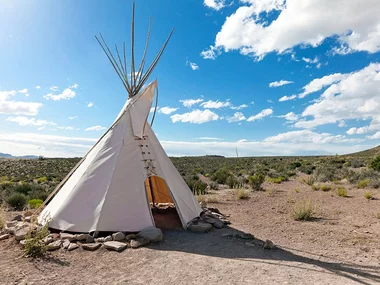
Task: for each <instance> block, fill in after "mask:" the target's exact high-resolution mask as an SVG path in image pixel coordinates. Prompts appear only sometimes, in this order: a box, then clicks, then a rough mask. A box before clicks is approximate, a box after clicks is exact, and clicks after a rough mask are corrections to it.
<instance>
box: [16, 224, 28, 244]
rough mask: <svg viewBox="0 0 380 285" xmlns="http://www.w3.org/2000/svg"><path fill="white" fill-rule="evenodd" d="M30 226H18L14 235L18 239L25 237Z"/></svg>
mask: <svg viewBox="0 0 380 285" xmlns="http://www.w3.org/2000/svg"><path fill="white" fill-rule="evenodd" d="M29 230H30V229H29V227H25V226H24V227H21V228H18V229H17V228H16V230H15V231H14V236H15V239H16V240H17V241H20V240H23V239H25V236H26V235H27V234H28V233H29Z"/></svg>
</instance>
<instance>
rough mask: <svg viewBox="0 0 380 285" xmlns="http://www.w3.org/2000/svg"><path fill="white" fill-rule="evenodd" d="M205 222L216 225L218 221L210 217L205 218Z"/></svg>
mask: <svg viewBox="0 0 380 285" xmlns="http://www.w3.org/2000/svg"><path fill="white" fill-rule="evenodd" d="M203 221H205V222H206V223H209V224H211V225H213V224H215V222H216V220H215V219H214V218H212V217H210V216H204V218H203Z"/></svg>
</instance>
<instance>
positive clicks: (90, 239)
mask: <svg viewBox="0 0 380 285" xmlns="http://www.w3.org/2000/svg"><path fill="white" fill-rule="evenodd" d="M93 242H95V239H94V237H93V236H91V235H88V237H87V239H86V243H93Z"/></svg>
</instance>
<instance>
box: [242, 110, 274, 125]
mask: <svg viewBox="0 0 380 285" xmlns="http://www.w3.org/2000/svg"><path fill="white" fill-rule="evenodd" d="M272 114H273V110H272V109H264V110H262V111H261V112H260V113H258V114H256V115H254V116H251V117H249V118H248V119H247V121H248V122H253V121H256V120H261V119H262V118H264V117H267V116H270V115H272Z"/></svg>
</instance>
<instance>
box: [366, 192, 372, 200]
mask: <svg viewBox="0 0 380 285" xmlns="http://www.w3.org/2000/svg"><path fill="white" fill-rule="evenodd" d="M364 197H365V198H366V199H367V200H371V199H373V194H372V192H368V191H367V192H365V193H364Z"/></svg>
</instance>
